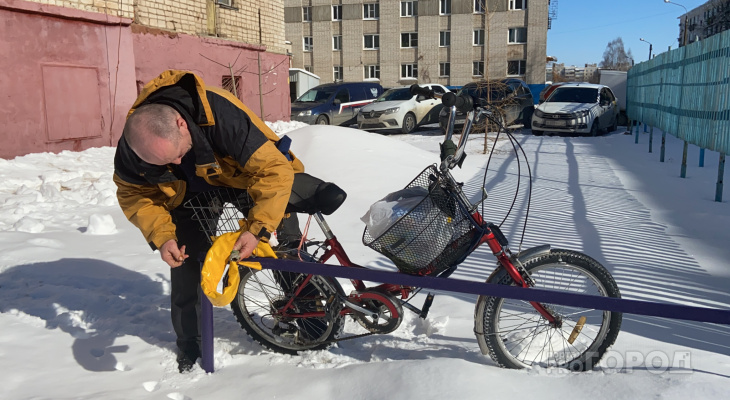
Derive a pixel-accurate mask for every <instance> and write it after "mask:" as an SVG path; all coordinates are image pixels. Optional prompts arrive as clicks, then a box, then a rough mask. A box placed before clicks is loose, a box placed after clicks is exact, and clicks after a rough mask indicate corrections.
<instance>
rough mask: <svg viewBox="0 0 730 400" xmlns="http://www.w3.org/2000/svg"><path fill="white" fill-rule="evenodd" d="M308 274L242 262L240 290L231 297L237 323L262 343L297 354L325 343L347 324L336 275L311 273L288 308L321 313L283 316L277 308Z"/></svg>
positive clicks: (283, 351)
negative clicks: (247, 264)
mask: <svg viewBox="0 0 730 400" xmlns="http://www.w3.org/2000/svg"><path fill="white" fill-rule="evenodd" d="M305 277H306V275H304V274H296V273H291V272H282V271H274V270H267V269H264V270H261V271H256V270H251V269H249V268H246V267H242V268H241V283H240V285H239V287H238V295H237V296H236V299H235V300H234V301H233V303H231V308H232V309H233V313H234V314H235V316H236V319H237V320H238V323H239V324H240V325H241V327H242V328H243V329H244V330H245V331H246V333H247V334H248V335H249V336H251V338H252V339H254V340H255V341H257V342H258V343H260V344H261V345H262V346H264V347H266V348H267V349H269V350H272V351H275V352H277V353H284V354H297V353H299V352H300V351H306V350H321V349H324V348H327V347H328V346H329V345H330V344H331V341H332V340H333V339H335V338H336V337H337V335H338V334H339V333H340V332H341V330H342V328H343V326H344V317H343V316H341V315H340V314H339V313H340V308H341V305H340V304H339V302H338V300H337V299H338V293H339V292H341V291H342V289H341V288H339V284H338V283H337V281H335V280H334V279H332V278H327V277H322V276H317V275H315V276H312V278H311V280H310V281H309V283H307V285H306V286H305V287H304V289H302V291H301V292H300V293H299V295H298V296H297V297H296V298H295V299H294V301H293V303H292V307H291V308H290V309H289V310H288V311H289V312H290V313H295V314H296V313H307V312H309V313H313V312H319V314H320V315H321V316H317V317H306V318H297V317H285V316H283V315H282V313H280V312H279V310H281V309H282V308H283V307H284V306H285V305H286V304H287V303H288V302H289V300H290V299H291V298H292V297H293V293H294V291H295V289H296V288H297V287H298V286H299V285H300V284H301V283H302V282H303V280H304V278H305Z"/></svg>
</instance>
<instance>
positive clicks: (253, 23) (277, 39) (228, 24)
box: [28, 0, 286, 54]
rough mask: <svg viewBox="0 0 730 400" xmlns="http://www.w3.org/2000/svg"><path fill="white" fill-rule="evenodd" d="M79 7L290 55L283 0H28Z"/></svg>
mask: <svg viewBox="0 0 730 400" xmlns="http://www.w3.org/2000/svg"><path fill="white" fill-rule="evenodd" d="M28 1H31V2H35V3H41V4H50V5H55V6H60V7H66V8H75V9H78V10H84V11H91V12H98V13H106V14H109V15H114V16H119V17H124V18H131V19H133V20H134V22H135V23H137V24H140V25H143V26H147V27H151V28H158V29H164V30H168V31H173V32H177V33H185V34H189V35H199V36H214V37H220V38H225V39H231V40H235V41H240V42H244V43H249V44H263V45H264V46H266V50H267V51H269V52H272V53H278V54H286V47H285V45H284V41H285V40H286V39H285V32H284V8H283V7H282V3H281V1H280V0H257V1H247V0H232V7H226V6H223V5H219V4H216V3H215V0H28Z"/></svg>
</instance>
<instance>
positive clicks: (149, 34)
mask: <svg viewBox="0 0 730 400" xmlns="http://www.w3.org/2000/svg"><path fill="white" fill-rule="evenodd" d="M132 30H133V32H134V58H135V62H136V71H137V83H138V85H140V87H141V85H144V84H145V83H147V82H148V81H150V80H151V79H153V78H155V77H156V76H157V75H159V74H160V72H162V71H164V70H166V69H179V70H186V71H192V72H194V73H196V74H197V75H199V76H200V77H202V78H203V80H204V81H205V83H206V84H207V85H210V86H218V87H220V86H221V80H222V77H223V76H224V75H230V72H229V69H228V68H227V67H225V66H227V65H229V64H233V71H234V75H236V76H240V77H241V82H242V85H241V88H240V89H239V91H240V93H241V98H242V100H243V103H244V104H246V106H247V107H249V108H250V109H251V110H252V111H253V112H255V113H256V114H257V115H258V116H259V117H261V112H260V111H261V107H260V98H259V82H258V75H257V71H258V63H257V55H258V54H260V55H261V70H262V71H267V72H266V73H264V74H263V75H262V79H261V85H262V90H261V93H263V106H264V114H265V115H264V118H263V119H264V120H266V121H277V120H285V121H288V120H289V114H290V110H291V101H290V99H289V83H288V79H289V59H288V57H287V56H286V55H282V54H272V53H266V52H264V51H263V50H264V49H263V48H262V47H258V46H253V45H248V44H244V43H237V42H232V41H228V40H222V39H213V38H201V37H196V36H189V35H183V34H171V33H170V32H163V31H160V30H153V29H147V28H143V27H140V26H137V25H134V26H133V28H132ZM211 60H212V61H211ZM219 64H222V65H219Z"/></svg>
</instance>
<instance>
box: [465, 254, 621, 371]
mask: <svg viewBox="0 0 730 400" xmlns="http://www.w3.org/2000/svg"><path fill="white" fill-rule="evenodd" d="M521 261H522V263H523V265H524V266H525V268H526V269H527V271H528V272H529V274H530V276H532V278H533V279H534V280H535V287H536V288H541V289H551V290H559V291H565V292H573V293H582V294H590V295H596V296H608V297H621V294H620V293H619V289H618V286H617V285H616V282H615V281H614V279H613V277H611V274H610V273H609V272H608V271H607V270H606V268H605V267H603V266H602V265H601V264H600V263H598V261H596V260H594V259H592V258H590V257H588V256H586V255H584V254H581V253H578V252H575V251H570V250H559V249H553V250H551V251H550V253H548V254H544V255H537V256H534V257H530V258H527V259H525V260H521ZM497 274H498V275H495V276H494V278H493V280H492V282H493V283H498V284H501V285H514V282H513V281H512V278H510V276H509V275H508V274H507V273H506V271H504V270H502V271H498V272H497ZM544 305H545V306H546V307H547V308H549V309H550V310H552V311H553V312H554V313H555V314H556V315H557V316H559V318H560V319H561V321H562V323H561V324H560V326H552V325H551V324H550V323H549V322H548V321H547V320H546V319H545V318H543V317H542V316H541V315H540V314H539V313H538V312H537V311H536V310H535V308H534V307H532V306H531V305H530V303H529V302H527V301H522V300H512V299H504V298H499V297H488V296H480V297H479V299H478V301H477V305H476V312H475V318H476V321H475V323H476V332H477V340H478V342H479V347H480V348H481V350H482V353H484V354H487V353H489V355H490V357H491V358H492V359H493V360H494V361H495V362H496V363H497V364H499V365H500V366H501V367H505V368H526V367H532V366H538V365H539V366H542V367H561V368H568V369H571V370H574V371H585V370H590V369H592V368H593V367H595V366H596V364H598V362H599V361H600V359H601V357H603V354H604V353H605V352H606V350H607V349H608V347H609V346H611V345H612V344H613V343H614V342H615V341H616V337H617V336H618V332H619V329H620V327H621V318H622V315H621V313H618V312H610V311H602V310H596V309H588V308H581V307H571V306H562V305H558V304H544Z"/></svg>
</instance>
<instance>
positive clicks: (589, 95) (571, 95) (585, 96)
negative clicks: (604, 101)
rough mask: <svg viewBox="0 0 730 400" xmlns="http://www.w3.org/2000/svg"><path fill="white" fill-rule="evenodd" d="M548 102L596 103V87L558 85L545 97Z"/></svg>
mask: <svg viewBox="0 0 730 400" xmlns="http://www.w3.org/2000/svg"><path fill="white" fill-rule="evenodd" d="M547 102H548V103H596V102H598V89H596V88H587V87H559V88H557V89H555V91H553V94H552V95H551V96H550V97H549V98H548V99H547Z"/></svg>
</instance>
